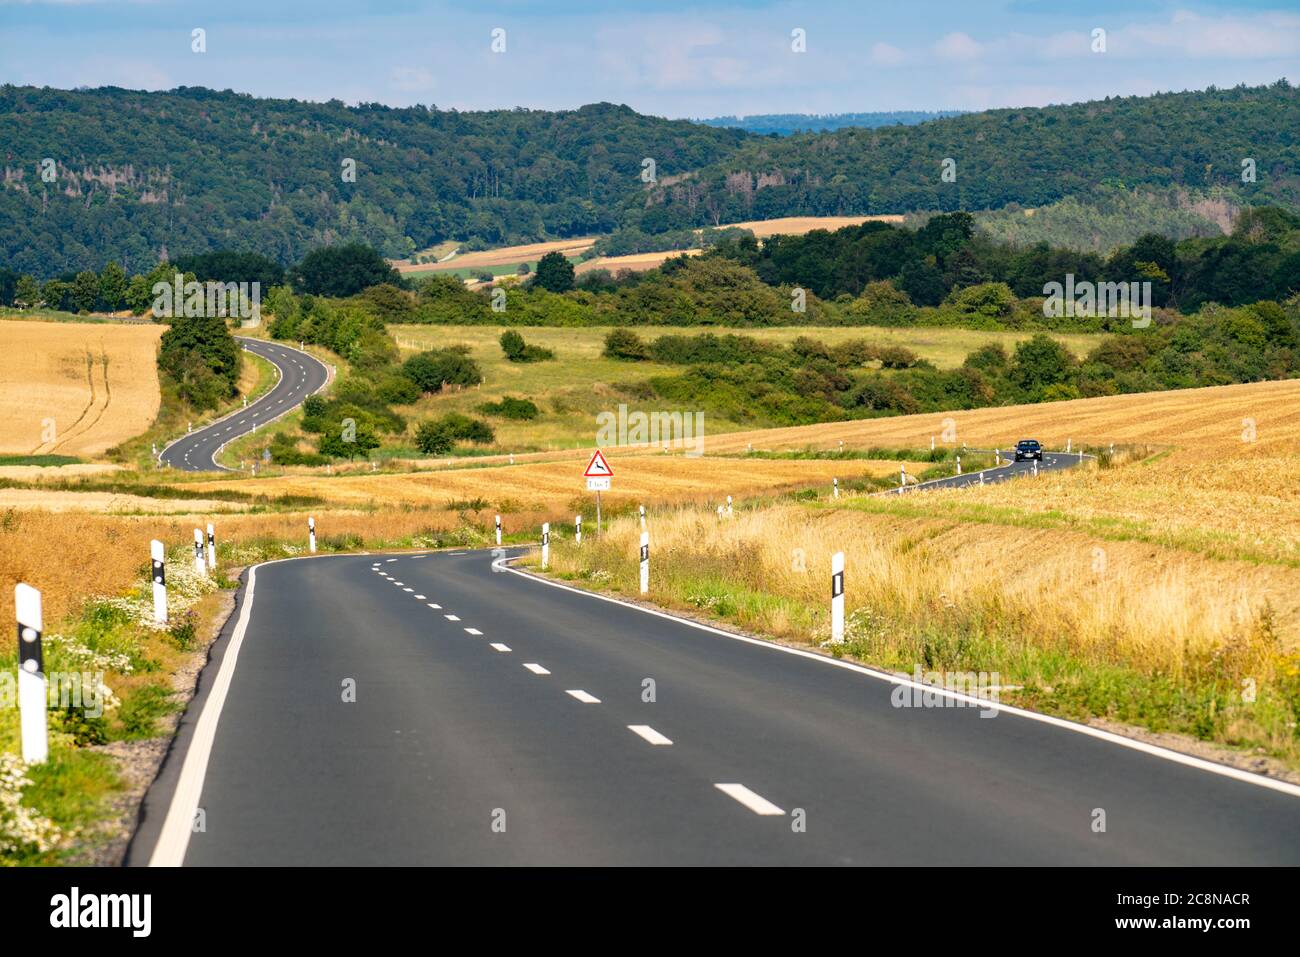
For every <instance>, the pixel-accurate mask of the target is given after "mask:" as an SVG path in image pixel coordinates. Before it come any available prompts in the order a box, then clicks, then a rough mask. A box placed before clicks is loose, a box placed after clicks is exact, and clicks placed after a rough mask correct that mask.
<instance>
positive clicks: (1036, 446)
mask: <svg viewBox="0 0 1300 957" xmlns="http://www.w3.org/2000/svg"><path fill="white" fill-rule="evenodd" d="M1029 459H1038V461H1040V462H1041V461H1043V443H1041V442H1039V441H1038V440H1037V439H1021V440H1020V441H1019V442H1017V443H1016V461H1017V462H1025V461H1028V460H1029Z"/></svg>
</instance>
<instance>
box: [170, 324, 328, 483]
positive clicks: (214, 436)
mask: <svg viewBox="0 0 1300 957" xmlns="http://www.w3.org/2000/svg"><path fill="white" fill-rule="evenodd" d="M238 341H239V342H240V343H241V344H242V345H243V346H244V348H245V349H246V350H247V351H249V352H252V353H254V354H255V355H259V356H261V357H262V358H263V359H266V360H267V361H268V362H270V363H271V364H272V365H274V366H275V367H276V369H278V370H279V373H280V381H279V382H277V383H276V384H275V387H274V388H273V389H271V391H270V392H268V393H266V395H264V396H262V397H261V398H259V399H257V400H256V401H254V402H251V403H249V404H248V406H247V407H246V408H242V409H239V410H238V411H235V412H232V413H231V414H230V415H227V416H225V417H224V418H221V419H218V420H217V421H216V422H213V423H212V424H211V425H206V426H204V427H203V428H201V429H196V430H195V431H193V432H190V433H188V434H186V435H183V436H181V437H180V438H179V439H177V440H176V441H174V442H172V443H171V444H169V445H168V446H167V447H166V448H164V449H163V450H162V451H161V452H159V453H158V461H159V462H161V463H162V464H164V465H168V466H171V467H172V468H176V469H180V470H181V471H184V472H212V471H224V472H229V471H233V470H232V469H228V468H226V466H224V465H220V464H219V463H218V462H217V453H218V452H220V451H221V449H222V447H223V446H224V445H225V444H226V443H227V442H230V441H231V440H232V439H237V438H239V437H240V436H241V435H245V434H246V433H248V432H251V431H253V429H254V428H255V427H256V426H259V425H265V424H266V423H268V422H271V421H272V420H274V419H277V418H279V417H280V416H282V415H284V414H285V413H286V412H288V411H290V410H291V409H294V408H296V407H297V406H299V405H301V404H302V401H303V400H304V399H305V398H307V396H309V395H311V394H312V393H314V392H318V391H320V389H322V388H323V387H324V386H325V384H326V383H327V382H328V381H329V376H330V369H329V366H327V365H325V363H323V362H321V361H320V360H319V359H317V358H315V357H313V356H310V355H308V354H307V353H306V352H302V351H301V350H298V349H292V348H290V347H289V346H286V345H283V344H282V343H279V342H268V341H267V340H265V339H249V338H242V337H240V338H239V339H238Z"/></svg>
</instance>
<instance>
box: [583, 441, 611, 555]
mask: <svg viewBox="0 0 1300 957" xmlns="http://www.w3.org/2000/svg"><path fill="white" fill-rule="evenodd" d="M582 474H583V476H584V477H585V478H586V480H587V491H588V492H595V493H596V534H597V535H599V534H600V493H601V492H608V491H609V485H610V481H609V480H610V479H612V478H613V477H614V470H613V469H612V468H610V467H609V463H608V462H606V461H605V455H604V453H602V452H601V451H600V449H596V451H595V452H594V453H592V456H591V461H590V462H588V463H587V470H586V471H585V472H583V473H582Z"/></svg>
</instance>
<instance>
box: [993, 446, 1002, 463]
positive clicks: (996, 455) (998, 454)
mask: <svg viewBox="0 0 1300 957" xmlns="http://www.w3.org/2000/svg"><path fill="white" fill-rule="evenodd" d="M993 464H994V465H996V466H997V467H998V468H1001V467H1002V450H1001V449H994V450H993Z"/></svg>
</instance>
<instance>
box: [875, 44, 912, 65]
mask: <svg viewBox="0 0 1300 957" xmlns="http://www.w3.org/2000/svg"><path fill="white" fill-rule="evenodd" d="M871 62H872V63H874V64H876V66H898V65H899V64H901V63H906V62H907V54H906V53H904V52H903V51H902V50H900V49H899V48H898V47H896V46H893V45H892V44H889V43H873V44H872V45H871Z"/></svg>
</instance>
